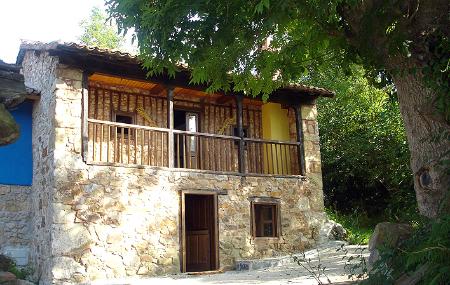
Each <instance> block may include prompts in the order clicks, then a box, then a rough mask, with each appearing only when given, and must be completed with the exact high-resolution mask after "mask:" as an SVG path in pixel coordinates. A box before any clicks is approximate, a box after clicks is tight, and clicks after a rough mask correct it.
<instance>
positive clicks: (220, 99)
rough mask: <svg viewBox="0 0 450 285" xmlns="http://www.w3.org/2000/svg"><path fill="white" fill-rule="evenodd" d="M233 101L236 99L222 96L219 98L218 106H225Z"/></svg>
mask: <svg viewBox="0 0 450 285" xmlns="http://www.w3.org/2000/svg"><path fill="white" fill-rule="evenodd" d="M233 99H234V97H233V96H231V95H222V96H220V97H219V98H217V100H216V104H219V105H224V104H226V103H228V102H230V101H232V100H233Z"/></svg>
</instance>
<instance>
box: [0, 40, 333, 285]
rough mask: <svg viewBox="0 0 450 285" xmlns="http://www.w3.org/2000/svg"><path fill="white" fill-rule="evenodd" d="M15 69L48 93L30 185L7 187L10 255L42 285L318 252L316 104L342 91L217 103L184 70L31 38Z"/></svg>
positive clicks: (37, 117) (222, 98) (0, 221)
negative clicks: (149, 66)
mask: <svg viewBox="0 0 450 285" xmlns="http://www.w3.org/2000/svg"><path fill="white" fill-rule="evenodd" d="M17 64H18V65H20V66H21V68H22V73H23V75H24V77H25V84H26V85H27V86H29V87H32V88H33V89H34V90H37V91H38V92H39V93H40V95H39V96H38V97H37V98H33V99H34V101H32V103H30V105H31V107H32V110H31V109H30V112H29V117H30V119H31V120H32V127H31V128H30V138H31V141H32V148H30V153H31V154H32V157H31V155H30V161H32V166H31V167H30V171H31V173H32V175H31V176H29V179H31V180H30V181H31V183H28V185H27V184H26V183H22V184H25V186H18V185H17V184H21V183H14V181H7V183H5V182H4V181H2V180H0V183H2V184H8V185H3V186H0V198H1V199H0V225H6V227H2V230H3V232H2V234H0V253H1V252H2V251H3V252H4V253H5V252H6V253H7V254H8V253H9V254H10V255H12V256H13V257H16V258H19V257H20V256H22V258H23V256H24V252H25V253H26V254H25V255H26V257H27V258H28V259H29V263H30V264H32V266H33V267H34V269H35V272H36V278H38V279H39V281H40V283H42V284H52V283H64V282H69V283H77V282H90V281H93V280H102V279H114V278H123V277H127V276H139V275H141V276H149V275H160V274H168V273H179V272H192V271H215V270H229V269H233V268H234V267H235V264H236V261H239V260H247V259H262V258H267V257H274V256H281V255H288V254H290V253H293V252H298V251H300V250H302V249H304V248H307V247H310V246H312V245H314V243H315V242H316V240H317V238H318V230H319V227H320V224H321V223H322V221H323V219H324V213H323V210H324V209H323V192H322V177H321V165H320V163H321V162H320V149H319V134H318V125H317V121H316V116H317V110H316V106H315V100H316V99H317V98H318V97H319V96H326V97H331V96H333V93H332V92H330V91H327V90H325V89H321V88H316V87H309V86H303V85H292V86H286V87H284V88H280V89H278V90H276V91H275V92H273V94H271V95H270V98H269V102H263V101H262V100H261V99H260V98H252V99H250V98H245V97H244V96H242V94H222V93H217V94H207V93H205V92H204V90H205V86H201V85H190V84H189V79H190V73H189V70H187V69H184V68H180V71H179V72H177V74H176V76H175V77H174V78H173V77H169V76H167V75H164V74H163V75H158V76H150V77H147V76H146V72H145V71H143V70H142V68H141V66H140V64H139V61H138V60H137V59H136V58H135V57H133V56H131V55H129V54H124V53H121V52H116V51H108V50H103V49H98V48H89V47H86V46H81V45H77V44H73V43H65V44H63V43H56V42H53V43H38V42H24V43H22V45H21V48H20V52H19V55H18V58H17ZM0 151H1V148H0ZM0 157H1V152H0ZM0 167H1V168H6V167H9V168H14V167H21V166H17V165H15V164H14V163H13V161H11V160H9V161H3V162H2V165H0ZM0 179H1V176H0ZM14 184H16V185H14ZM11 217H15V219H12V218H11ZM15 253H16V254H18V255H20V256H14V254H15Z"/></svg>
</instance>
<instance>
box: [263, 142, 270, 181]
mask: <svg viewBox="0 0 450 285" xmlns="http://www.w3.org/2000/svg"><path fill="white" fill-rule="evenodd" d="M263 146H264V152H265V153H266V158H267V159H266V161H267V163H266V165H265V167H267V174H270V166H269V163H270V157H269V147H268V146H267V143H264V144H263Z"/></svg>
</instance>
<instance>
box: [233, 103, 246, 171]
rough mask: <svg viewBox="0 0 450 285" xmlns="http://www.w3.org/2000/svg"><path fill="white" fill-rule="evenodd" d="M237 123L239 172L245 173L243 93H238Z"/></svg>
mask: <svg viewBox="0 0 450 285" xmlns="http://www.w3.org/2000/svg"><path fill="white" fill-rule="evenodd" d="M235 98H236V112H237V114H236V123H237V128H238V133H239V138H240V140H239V149H238V164H239V173H242V174H243V173H245V141H244V128H243V121H242V116H243V115H242V114H243V109H242V99H243V96H242V95H241V94H238V95H236V97H235Z"/></svg>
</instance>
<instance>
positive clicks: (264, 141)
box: [88, 118, 301, 145]
mask: <svg viewBox="0 0 450 285" xmlns="http://www.w3.org/2000/svg"><path fill="white" fill-rule="evenodd" d="M88 122H91V123H97V124H106V125H109V126H116V127H124V128H133V129H141V130H149V131H158V132H166V133H168V132H169V129H167V128H159V127H148V126H142V125H136V124H124V123H118V122H112V121H104V120H97V119H90V118H89V119H88ZM173 133H175V134H185V135H190V136H201V137H211V138H221V139H230V140H240V139H241V138H240V137H236V136H227V135H219V134H211V133H202V132H191V131H182V130H175V129H174V130H173ZM244 141H247V142H259V143H273V144H284V145H300V144H301V143H299V142H290V141H279V140H267V139H258V138H244Z"/></svg>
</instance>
